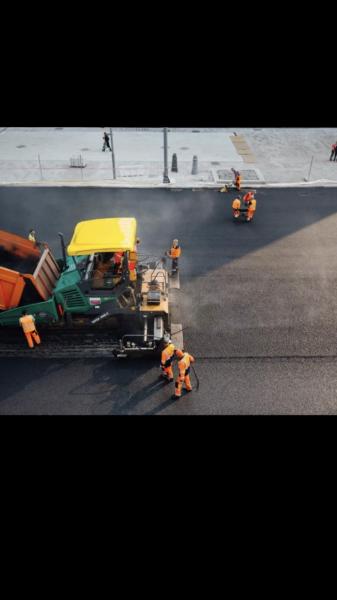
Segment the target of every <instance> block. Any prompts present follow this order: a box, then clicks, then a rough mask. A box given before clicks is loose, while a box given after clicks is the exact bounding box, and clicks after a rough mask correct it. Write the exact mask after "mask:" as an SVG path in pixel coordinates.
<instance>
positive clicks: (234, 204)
mask: <svg viewBox="0 0 337 600" xmlns="http://www.w3.org/2000/svg"><path fill="white" fill-rule="evenodd" d="M240 208H241V200H240V198H235V199H234V200H233V202H232V211H233V217H234V218H235V219H237V218H238V217H239V216H240Z"/></svg>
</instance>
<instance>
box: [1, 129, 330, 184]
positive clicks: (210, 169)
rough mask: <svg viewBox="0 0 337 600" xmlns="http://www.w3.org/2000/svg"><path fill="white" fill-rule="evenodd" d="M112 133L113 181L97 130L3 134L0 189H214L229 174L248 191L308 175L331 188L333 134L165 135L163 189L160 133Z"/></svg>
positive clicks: (312, 181)
mask: <svg viewBox="0 0 337 600" xmlns="http://www.w3.org/2000/svg"><path fill="white" fill-rule="evenodd" d="M106 130H107V131H108V130H109V128H106ZM113 132H114V147H115V155H116V166H117V179H116V180H113V177H112V164H111V154H110V152H108V151H107V152H105V153H103V152H102V133H103V129H102V128H78V127H77V128H76V127H74V128H72V127H65V128H61V129H60V128H55V127H46V128H34V127H3V128H1V129H0V185H1V184H3V185H5V184H14V185H15V184H20V183H25V184H26V185H43V186H46V185H84V186H85V185H90V186H91V185H95V186H99V185H103V186H117V187H170V186H171V187H172V186H177V187H189V188H191V187H214V186H219V185H220V184H221V181H222V180H223V179H222V178H221V177H220V175H219V173H218V172H221V171H222V172H225V173H230V169H231V167H234V168H236V169H238V170H241V171H242V173H243V179H244V181H245V174H247V177H246V182H247V181H248V182H249V184H251V185H253V184H254V185H255V184H256V185H264V184H267V185H268V184H273V185H275V184H280V185H282V184H292V185H294V184H295V185H308V182H306V180H307V179H308V177H309V171H310V167H311V171H310V177H309V179H310V181H309V184H314V185H317V184H323V185H336V184H337V161H336V162H330V161H329V156H330V148H331V144H332V143H334V142H336V141H337V129H328V128H325V129H323V128H321V129H289V128H288V129H286V128H283V129H280V128H279V129H276V128H274V129H272V128H271V129H266V128H264V129H258V128H255V129H254V128H250V129H247V128H232V129H229V128H218V129H211V128H208V129H207V128H206V129H205V128H195V129H191V128H184V129H183V128H181V129H171V130H169V134H168V145H169V168H170V167H171V159H172V154H173V153H176V154H177V157H178V173H172V172H171V171H170V170H169V177H170V182H171V183H170V184H163V183H162V180H163V135H162V130H160V129H154V128H153V129H145V128H143V129H142V128H139V129H136V128H134V129H127V128H121V127H119V128H114V129H113ZM234 133H236V134H237V135H242V136H244V139H245V140H246V142H247V144H248V146H249V148H250V149H251V151H252V154H253V155H254V157H255V162H254V163H245V162H244V161H243V158H242V155H240V154H239V153H238V152H237V149H236V148H235V146H234V145H233V143H232V141H231V139H230V137H231V136H232V135H233V134H234ZM79 155H81V156H82V157H83V160H84V162H85V164H86V166H85V168H83V169H77V168H71V167H70V166H69V165H70V158H71V157H73V156H79ZM193 155H197V156H198V161H199V173H198V174H197V175H191V168H192V158H193ZM311 163H312V164H311ZM226 177H227V176H226ZM226 177H225V179H224V180H227V179H226ZM248 177H249V180H248Z"/></svg>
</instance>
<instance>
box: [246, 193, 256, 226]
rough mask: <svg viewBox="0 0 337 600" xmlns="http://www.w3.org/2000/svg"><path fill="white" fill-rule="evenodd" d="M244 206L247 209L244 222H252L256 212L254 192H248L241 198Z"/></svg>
mask: <svg viewBox="0 0 337 600" xmlns="http://www.w3.org/2000/svg"><path fill="white" fill-rule="evenodd" d="M243 200H244V203H245V206H246V207H247V209H248V210H247V215H246V221H252V220H253V217H254V213H255V211H256V200H255V198H254V192H248V193H247V194H245V195H244V197H243Z"/></svg>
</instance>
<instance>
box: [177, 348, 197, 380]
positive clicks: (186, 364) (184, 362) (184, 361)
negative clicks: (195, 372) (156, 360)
mask: <svg viewBox="0 0 337 600" xmlns="http://www.w3.org/2000/svg"><path fill="white" fill-rule="evenodd" d="M191 363H194V357H193V356H192V354H189V353H188V352H184V356H183V357H182V358H181V359H180V360H178V369H179V376H180V378H182V377H186V375H189V372H190V366H191Z"/></svg>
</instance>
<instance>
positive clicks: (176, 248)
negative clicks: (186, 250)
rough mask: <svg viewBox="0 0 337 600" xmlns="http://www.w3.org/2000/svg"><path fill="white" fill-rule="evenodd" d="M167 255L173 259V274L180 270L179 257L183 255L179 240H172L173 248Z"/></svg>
mask: <svg viewBox="0 0 337 600" xmlns="http://www.w3.org/2000/svg"><path fill="white" fill-rule="evenodd" d="M166 255H167V256H168V257H169V258H171V259H172V274H173V273H176V272H177V271H178V270H179V266H178V264H179V258H180V256H181V248H180V246H179V240H177V239H175V240H173V242H172V246H171V250H170V251H169V252H166Z"/></svg>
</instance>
